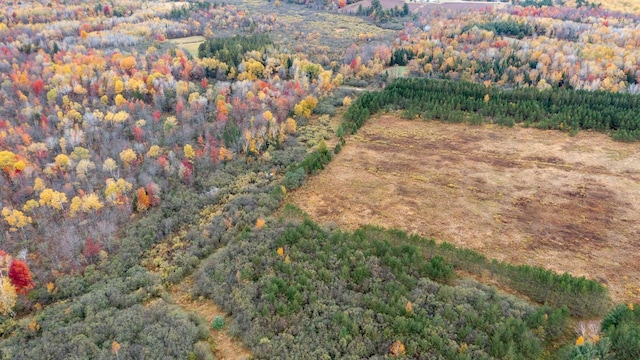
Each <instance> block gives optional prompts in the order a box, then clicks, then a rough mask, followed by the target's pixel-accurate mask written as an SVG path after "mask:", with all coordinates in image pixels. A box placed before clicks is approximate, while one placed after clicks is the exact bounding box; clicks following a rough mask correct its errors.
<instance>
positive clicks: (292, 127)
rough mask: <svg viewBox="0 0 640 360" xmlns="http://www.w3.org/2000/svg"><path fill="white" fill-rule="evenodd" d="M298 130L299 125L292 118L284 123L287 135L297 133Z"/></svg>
mask: <svg viewBox="0 0 640 360" xmlns="http://www.w3.org/2000/svg"><path fill="white" fill-rule="evenodd" d="M297 128H298V124H296V121H295V120H294V119H292V118H287V121H286V122H285V123H284V131H285V132H286V133H287V134H293V133H295V132H296V130H297Z"/></svg>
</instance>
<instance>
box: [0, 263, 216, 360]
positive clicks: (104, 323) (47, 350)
mask: <svg viewBox="0 0 640 360" xmlns="http://www.w3.org/2000/svg"><path fill="white" fill-rule="evenodd" d="M159 285H160V281H159V278H158V277H157V276H153V275H151V274H150V273H148V272H147V271H145V270H144V269H142V268H140V267H134V268H132V269H130V270H129V271H128V272H127V274H126V278H114V279H111V280H105V283H102V284H99V285H94V286H93V287H92V289H91V291H90V292H88V293H86V294H85V295H81V296H78V297H76V298H75V299H73V300H68V301H61V302H59V303H56V304H54V305H51V306H49V307H47V308H46V309H45V310H44V311H42V312H40V313H38V314H37V315H35V316H34V317H33V318H31V319H30V321H29V322H28V323H27V322H26V320H29V318H27V319H24V320H23V321H19V322H15V321H11V322H5V323H4V324H3V325H4V326H7V328H5V329H3V330H4V331H11V332H12V336H11V337H8V338H6V339H4V340H0V358H2V359H112V358H114V356H115V353H114V351H113V349H112V346H113V344H114V341H115V342H116V343H117V344H118V345H119V346H120V348H119V351H118V352H119V356H120V358H123V359H124V358H126V359H162V358H164V359H168V358H173V359H178V358H182V359H185V358H187V357H188V355H189V353H190V352H191V351H192V350H193V348H194V344H195V343H196V342H197V341H198V340H204V339H206V338H207V336H208V332H207V329H206V325H205V324H203V323H201V322H200V321H199V320H198V319H197V318H195V317H193V318H192V317H190V316H188V315H187V314H186V313H185V312H184V311H182V310H181V309H180V308H178V307H177V306H174V305H168V304H167V303H165V302H164V301H163V300H159V299H158V300H152V301H151V299H153V298H155V297H157V296H158V293H157V292H158V290H159V289H161V287H159ZM147 301H151V303H149V304H147V305H143V304H144V303H145V302H147Z"/></svg>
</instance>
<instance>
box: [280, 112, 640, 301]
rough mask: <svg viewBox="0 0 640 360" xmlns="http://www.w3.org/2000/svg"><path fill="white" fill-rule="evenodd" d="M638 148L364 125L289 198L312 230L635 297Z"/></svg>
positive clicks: (456, 128)
mask: <svg viewBox="0 0 640 360" xmlns="http://www.w3.org/2000/svg"><path fill="white" fill-rule="evenodd" d="M639 150H640V145H638V144H625V143H619V142H614V141H613V140H611V139H610V138H608V137H607V136H606V135H604V134H595V133H591V132H585V131H583V132H580V133H578V134H577V135H576V136H573V137H571V136H568V135H567V134H566V133H561V132H553V131H541V130H537V129H527V128H522V127H515V128H506V127H496V126H494V125H482V126H469V125H463V124H443V123H439V122H433V121H427V122H425V121H408V120H402V119H400V118H398V117H396V116H394V115H383V116H381V117H378V118H375V119H371V120H370V121H369V122H368V123H367V124H366V125H365V126H363V127H362V128H361V129H360V130H359V131H358V135H355V136H353V137H352V138H351V139H350V140H349V141H348V143H347V145H346V146H345V147H344V148H343V150H342V152H341V153H340V154H339V155H338V156H337V157H336V158H335V159H334V161H332V162H331V163H330V164H329V165H328V166H327V168H326V170H324V171H322V172H321V173H320V174H318V175H317V176H314V177H312V178H310V179H309V181H308V183H307V184H306V185H305V186H304V187H303V188H301V189H299V190H297V191H296V192H295V193H294V194H292V195H291V197H290V199H291V201H292V202H293V203H295V204H296V205H297V206H299V207H300V208H302V209H303V210H304V211H306V212H308V213H309V214H310V215H311V217H312V218H313V219H314V220H316V221H320V222H322V223H327V222H333V223H335V224H337V225H338V226H339V227H344V228H348V229H356V228H358V227H360V226H362V225H365V224H374V225H380V226H384V227H389V228H398V229H403V230H405V231H407V232H410V233H417V234H420V235H422V236H426V237H433V238H435V239H436V240H438V241H447V242H450V243H453V244H455V245H458V246H463V247H467V248H471V249H474V250H477V251H479V252H481V253H483V254H485V255H487V256H488V257H493V258H497V259H498V260H503V261H508V262H511V263H515V264H528V265H540V266H543V267H546V268H549V269H553V270H555V271H558V272H569V273H571V274H573V275H576V276H586V277H588V278H591V279H596V280H598V281H600V282H602V283H603V284H606V285H607V286H608V287H609V290H610V293H611V296H612V298H613V300H614V301H616V302H619V301H625V302H628V301H632V300H634V299H637V298H638V296H640V287H638V284H639V283H640V269H638V267H637V266H636V263H637V256H636V254H637V251H638V244H637V243H636V242H635V239H637V238H638V236H639V235H640V231H639V230H638V229H640V211H639V210H640V209H639V207H640V206H639V204H640V195H639V194H640V162H639V160H640V159H639V157H640V155H638V154H639Z"/></svg>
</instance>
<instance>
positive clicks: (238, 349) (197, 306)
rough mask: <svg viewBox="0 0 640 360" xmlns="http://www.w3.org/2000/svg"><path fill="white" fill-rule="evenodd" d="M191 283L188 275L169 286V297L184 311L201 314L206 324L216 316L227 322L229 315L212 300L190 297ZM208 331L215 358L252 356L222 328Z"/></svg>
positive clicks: (230, 359) (248, 357)
mask: <svg viewBox="0 0 640 360" xmlns="http://www.w3.org/2000/svg"><path fill="white" fill-rule="evenodd" d="M192 285H193V279H192V278H191V277H189V278H187V279H185V280H184V281H183V282H181V283H180V284H178V285H175V286H173V287H172V288H171V291H170V293H171V297H172V298H173V300H174V301H175V303H176V304H177V305H179V306H180V307H182V308H183V309H185V310H186V311H189V312H193V313H196V314H198V315H200V316H202V317H203V318H204V319H205V320H206V321H207V324H208V325H210V324H211V322H212V321H213V318H214V317H216V316H222V317H224V322H225V324H228V323H229V320H230V319H229V317H228V316H227V315H226V314H225V313H224V312H223V311H222V310H221V309H220V308H219V307H218V306H217V305H216V304H215V303H214V302H213V301H211V300H210V299H204V298H201V299H193V298H192V297H191V294H190V290H191V287H192ZM225 326H226V325H225ZM209 331H210V333H211V341H210V343H211V351H212V352H213V354H214V355H215V357H216V359H222V360H243V359H251V358H252V355H251V351H249V349H247V348H246V347H245V346H244V344H243V343H242V341H240V340H239V339H237V338H234V337H231V336H229V334H227V332H226V330H225V329H224V328H223V329H222V330H214V329H211V328H210V330H209Z"/></svg>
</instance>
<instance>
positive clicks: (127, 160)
mask: <svg viewBox="0 0 640 360" xmlns="http://www.w3.org/2000/svg"><path fill="white" fill-rule="evenodd" d="M137 158H138V155H136V152H135V151H133V149H124V150H122V151H121V152H120V160H122V162H123V163H124V164H125V165H127V166H128V165H130V164H131V163H132V162H134V161H135V160H136V159H137Z"/></svg>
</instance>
